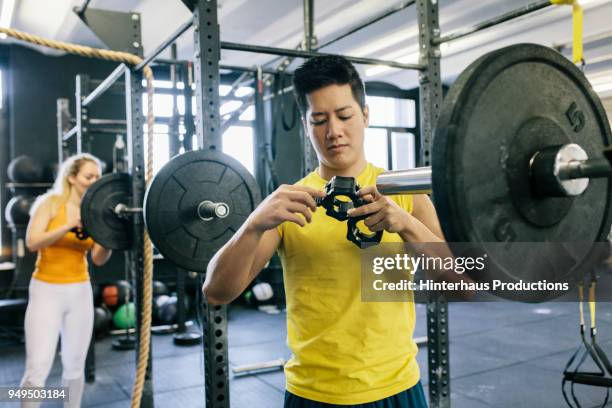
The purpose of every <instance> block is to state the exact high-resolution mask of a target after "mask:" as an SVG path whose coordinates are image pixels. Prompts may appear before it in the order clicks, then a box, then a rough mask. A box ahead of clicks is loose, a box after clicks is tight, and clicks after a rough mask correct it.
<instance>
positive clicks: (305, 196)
mask: <svg viewBox="0 0 612 408" xmlns="http://www.w3.org/2000/svg"><path fill="white" fill-rule="evenodd" d="M323 197H325V192H324V191H323V190H317V189H315V188H312V187H306V186H297V185H287V184H283V185H281V186H280V187H278V188H277V189H276V191H274V192H273V193H272V194H270V195H269V196H268V197H266V199H265V200H264V201H263V202H262V203H261V204H260V205H259V206H258V207H257V208H256V209H255V211H253V213H252V214H251V216H250V217H249V218H250V224H251V226H252V227H253V228H254V229H255V230H257V231H259V232H262V233H263V232H265V231H267V230H271V229H273V228H276V227H277V226H278V225H280V224H282V223H283V222H285V221H290V222H294V223H296V224H298V225H299V226H301V227H303V226H305V225H306V223H307V222H311V221H312V212H313V211H316V209H317V203H316V201H315V198H323Z"/></svg>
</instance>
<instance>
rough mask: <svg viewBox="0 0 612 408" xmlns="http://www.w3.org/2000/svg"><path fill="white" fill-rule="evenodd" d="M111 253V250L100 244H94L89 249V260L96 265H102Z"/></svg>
mask: <svg viewBox="0 0 612 408" xmlns="http://www.w3.org/2000/svg"><path fill="white" fill-rule="evenodd" d="M112 254H113V251H112V250H110V249H106V248H104V247H103V246H102V245H100V244H94V246H93V248H92V249H91V261H92V262H93V263H94V265H96V266H102V265H104V264H105V263H106V262H107V261H108V260H109V259H110V257H111V255H112Z"/></svg>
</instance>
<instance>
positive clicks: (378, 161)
mask: <svg viewBox="0 0 612 408" xmlns="http://www.w3.org/2000/svg"><path fill="white" fill-rule="evenodd" d="M363 148H364V151H365V156H366V160H367V161H369V162H370V163H372V164H373V165H375V166H378V167H382V168H383V169H385V170H389V159H388V156H389V146H388V144H387V130H386V129H366V131H365V137H364V140H363Z"/></svg>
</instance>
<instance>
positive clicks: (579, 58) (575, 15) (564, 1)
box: [550, 0, 583, 64]
mask: <svg viewBox="0 0 612 408" xmlns="http://www.w3.org/2000/svg"><path fill="white" fill-rule="evenodd" d="M550 3H551V4H554V5H556V6H561V5H567V6H572V30H573V33H574V34H573V37H574V40H573V45H572V59H573V60H574V64H577V63H582V62H583V55H582V16H583V13H582V6H581V5H580V2H579V1H578V0H550Z"/></svg>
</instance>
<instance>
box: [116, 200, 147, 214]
mask: <svg viewBox="0 0 612 408" xmlns="http://www.w3.org/2000/svg"><path fill="white" fill-rule="evenodd" d="M113 211H114V212H115V214H117V215H119V216H122V215H129V214H137V213H141V212H142V208H140V207H128V206H127V205H126V204H123V203H119V204H117V205H116V206H115V208H114V209H113Z"/></svg>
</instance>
